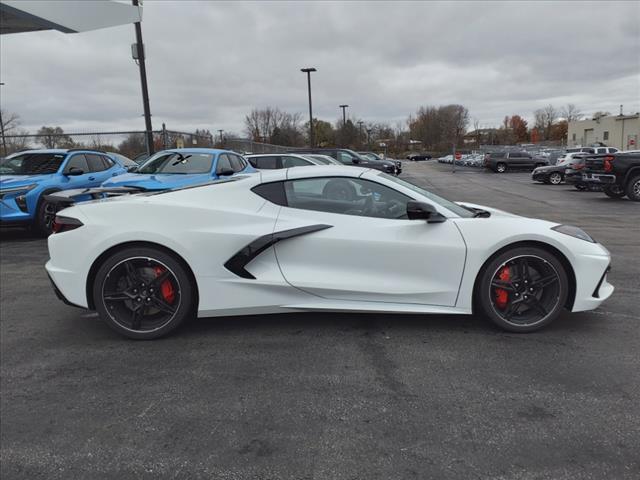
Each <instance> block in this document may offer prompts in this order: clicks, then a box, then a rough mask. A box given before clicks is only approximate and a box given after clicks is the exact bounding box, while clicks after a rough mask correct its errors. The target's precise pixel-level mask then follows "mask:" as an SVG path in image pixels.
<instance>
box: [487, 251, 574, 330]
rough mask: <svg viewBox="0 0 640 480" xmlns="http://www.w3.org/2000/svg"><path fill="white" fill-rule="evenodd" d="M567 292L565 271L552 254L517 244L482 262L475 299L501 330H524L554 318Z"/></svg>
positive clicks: (543, 325) (541, 326)
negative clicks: (483, 264) (515, 246)
mask: <svg viewBox="0 0 640 480" xmlns="http://www.w3.org/2000/svg"><path fill="white" fill-rule="evenodd" d="M523 265H524V267H523ZM525 271H526V272H527V273H526V275H522V272H525ZM501 286H504V289H501V288H500V287H501ZM568 293H569V280H568V277H567V273H566V271H565V269H564V267H563V266H562V263H561V262H560V261H559V260H558V258H556V257H555V255H553V254H551V253H549V252H548V251H547V250H544V249H542V248H538V247H517V248H513V249H511V250H507V251H505V252H503V253H501V254H499V255H497V256H495V257H493V258H492V259H490V260H489V261H488V262H487V263H486V264H485V266H484V267H483V269H482V271H481V272H480V274H479V276H478V281H477V282H476V291H475V298H476V300H477V305H478V306H479V307H480V309H481V311H482V312H483V313H484V315H485V316H486V317H487V318H488V319H489V320H491V321H492V322H493V323H494V324H496V325H497V326H498V327H500V328H501V329H503V330H506V331H509V332H514V333H528V332H533V331H536V330H539V329H540V328H543V327H545V326H546V325H549V324H550V323H551V322H552V321H554V320H555V319H556V318H557V317H558V316H559V315H560V313H561V312H562V309H563V308H564V305H565V303H566V300H567V296H568ZM505 302H506V303H505Z"/></svg>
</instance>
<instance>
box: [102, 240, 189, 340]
mask: <svg viewBox="0 0 640 480" xmlns="http://www.w3.org/2000/svg"><path fill="white" fill-rule="evenodd" d="M194 289H195V286H194V285H192V280H191V277H190V275H189V274H188V273H187V271H186V268H185V267H184V266H183V265H182V263H181V262H180V261H179V260H178V259H177V258H175V257H174V256H173V255H171V254H169V253H166V252H164V251H162V250H160V249H156V248H152V247H132V248H126V249H123V250H119V251H117V252H116V253H114V254H113V255H111V256H110V257H109V258H107V259H106V260H105V261H104V263H103V264H102V265H101V266H100V268H99V269H98V272H97V273H96V276H95V280H94V282H93V286H92V292H93V300H94V304H95V307H96V310H97V311H98V313H99V314H100V317H101V318H102V319H103V320H104V321H106V322H107V324H108V325H109V326H110V327H111V328H112V329H114V330H115V331H116V332H118V333H120V334H121V335H124V336H126V337H129V338H133V339H136V340H151V339H154V338H159V337H162V336H164V335H166V334H168V333H169V332H171V331H173V330H175V329H176V328H177V327H178V326H179V325H180V324H181V323H182V322H183V321H184V320H185V319H186V318H188V317H189V316H191V314H192V311H193V309H194V305H193V300H194V291H195V290H194Z"/></svg>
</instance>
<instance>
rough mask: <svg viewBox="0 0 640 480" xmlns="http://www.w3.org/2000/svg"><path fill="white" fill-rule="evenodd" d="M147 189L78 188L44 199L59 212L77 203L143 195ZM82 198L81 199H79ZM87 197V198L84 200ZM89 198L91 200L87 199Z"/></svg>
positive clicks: (56, 193)
mask: <svg viewBox="0 0 640 480" xmlns="http://www.w3.org/2000/svg"><path fill="white" fill-rule="evenodd" d="M144 191H146V189H144V188H141V187H97V188H77V189H73V190H62V191H60V192H55V193H50V194H48V195H45V196H44V199H45V200H46V201H47V202H49V203H52V204H54V205H55V206H56V208H57V209H58V210H60V209H62V208H66V207H70V206H71V205H73V204H74V203H76V201H81V202H84V201H89V200H99V199H101V198H110V197H119V196H121V195H131V194H134V193H141V192H144ZM78 197H80V199H79V198H78ZM82 197H85V198H82ZM87 197H89V198H87Z"/></svg>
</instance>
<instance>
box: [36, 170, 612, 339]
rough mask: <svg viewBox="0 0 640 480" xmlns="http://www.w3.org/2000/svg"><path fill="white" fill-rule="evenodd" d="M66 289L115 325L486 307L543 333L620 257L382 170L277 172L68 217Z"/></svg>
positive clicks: (54, 241)
mask: <svg viewBox="0 0 640 480" xmlns="http://www.w3.org/2000/svg"><path fill="white" fill-rule="evenodd" d="M54 229H55V231H56V232H57V233H54V234H53V235H51V236H50V237H49V252H50V256H51V259H50V260H49V262H48V263H47V266H46V268H47V271H48V273H49V275H50V277H51V280H52V282H53V284H54V288H55V290H56V292H57V293H58V295H59V297H60V298H61V299H62V300H64V301H65V302H67V303H70V304H72V305H76V306H79V307H83V308H89V309H92V310H97V311H98V313H99V314H100V316H101V317H102V318H103V319H104V320H105V321H106V322H107V323H108V324H109V325H110V326H111V327H113V328H114V329H115V330H116V331H118V332H120V333H121V334H123V335H125V336H128V337H131V338H136V339H151V338H156V337H160V336H162V335H165V334H167V333H168V332H170V331H172V330H173V329H175V328H176V327H177V326H178V325H179V324H180V323H182V322H183V321H184V320H185V319H186V318H188V317H190V316H194V315H197V316H198V317H208V316H221V315H248V314H265V313H277V312H292V311H321V310H324V311H356V312H399V313H418V314H428V313H437V314H472V313H482V314H484V315H485V316H486V317H488V318H489V319H491V320H492V321H493V322H495V323H496V324H497V325H499V326H500V327H502V328H504V329H506V330H509V331H513V332H530V331H533V330H536V329H538V328H540V327H542V326H544V325H546V324H548V323H549V322H551V321H552V320H553V319H555V318H557V317H558V315H559V314H560V312H561V310H562V309H563V308H567V309H568V310H570V311H573V312H578V311H583V310H591V309H594V308H596V307H598V306H599V305H600V304H601V303H602V302H603V301H604V300H605V299H607V298H608V297H609V296H610V295H611V294H612V292H613V286H611V285H610V284H609V283H608V282H607V271H608V269H609V263H610V255H609V252H608V251H607V250H606V249H605V248H604V247H603V246H602V245H600V244H598V243H597V242H596V241H595V240H593V239H592V238H591V237H590V236H589V235H587V234H586V233H585V232H583V231H582V230H580V229H579V228H576V227H571V226H566V225H559V224H556V223H551V222H547V221H544V220H535V219H530V218H524V217H520V216H516V215H511V214H508V213H506V212H502V211H499V210H495V209H492V208H487V207H480V206H477V205H471V204H457V203H453V202H450V201H448V200H445V199H443V198H441V197H438V196H436V195H434V194H433V193H430V192H428V191H426V190H424V189H422V188H420V187H418V186H415V185H413V184H411V183H409V182H407V181H405V180H402V179H400V178H396V177H393V176H390V175H387V174H384V173H381V172H378V171H376V170H368V169H363V168H357V167H340V166H318V167H316V168H304V167H297V168H289V169H283V170H271V171H263V172H261V173H258V174H254V175H246V176H235V177H231V178H229V179H228V180H221V181H214V182H211V183H209V184H206V185H200V186H196V187H188V188H184V189H181V190H175V191H168V192H160V193H141V194H136V195H126V196H120V197H116V198H111V199H106V200H97V201H92V202H87V203H80V204H76V205H74V206H72V207H70V208H67V209H64V210H62V211H61V212H59V213H58V216H57V217H56V220H55V225H54Z"/></svg>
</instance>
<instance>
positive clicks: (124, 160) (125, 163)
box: [109, 152, 138, 167]
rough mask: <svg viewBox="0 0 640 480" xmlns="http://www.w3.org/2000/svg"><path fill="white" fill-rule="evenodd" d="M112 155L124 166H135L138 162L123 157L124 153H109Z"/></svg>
mask: <svg viewBox="0 0 640 480" xmlns="http://www.w3.org/2000/svg"><path fill="white" fill-rule="evenodd" d="M109 155H111V156H112V157H115V159H116V160H119V163H120V164H121V165H122V166H124V167H137V166H138V164H137V163H136V162H134V161H133V160H131V159H130V158H127V157H125V156H124V155H120V154H119V153H114V152H111V153H109Z"/></svg>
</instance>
